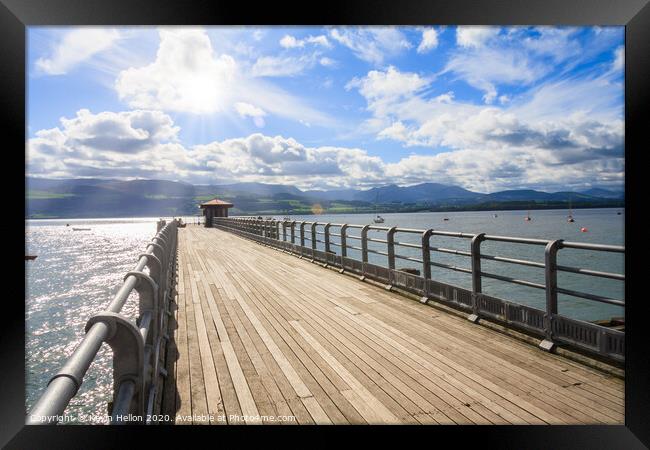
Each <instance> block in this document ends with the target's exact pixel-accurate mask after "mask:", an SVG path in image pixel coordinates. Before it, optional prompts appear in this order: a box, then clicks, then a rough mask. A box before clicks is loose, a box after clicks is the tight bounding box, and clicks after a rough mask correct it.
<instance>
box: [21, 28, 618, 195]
mask: <svg viewBox="0 0 650 450" xmlns="http://www.w3.org/2000/svg"><path fill="white" fill-rule="evenodd" d="M27 42H28V56H27V74H28V75H27V77H28V79H27V86H28V91H27V108H28V117H27V122H28V123H27V137H26V163H27V164H26V166H27V167H26V171H27V173H26V175H28V176H35V177H45V178H87V177H93V178H114V179H165V180H174V181H184V182H189V183H192V184H223V183H232V182H240V181H255V182H263V183H275V184H290V185H294V186H296V187H298V188H301V189H324V190H329V189H343V188H356V189H367V188H371V187H375V186H382V185H387V184H397V185H400V186H406V185H413V184H417V183H423V182H434V183H443V184H451V185H458V186H462V187H464V188H466V189H470V190H473V191H477V192H485V193H489V192H496V191H500V190H506V189H524V188H525V189H540V190H545V191H548V192H554V191H561V190H582V189H588V188H592V187H600V188H610V189H622V188H623V182H624V162H625V161H624V27H546V26H544V27H520V26H517V27H481V26H462V27H460V26H459V27H455V26H440V27H275V26H274V27H233V26H227V27H162V28H160V27H157V28H154V27H123V28H108V27H101V28H97V27H47V28H46V27H29V28H28V32H27Z"/></svg>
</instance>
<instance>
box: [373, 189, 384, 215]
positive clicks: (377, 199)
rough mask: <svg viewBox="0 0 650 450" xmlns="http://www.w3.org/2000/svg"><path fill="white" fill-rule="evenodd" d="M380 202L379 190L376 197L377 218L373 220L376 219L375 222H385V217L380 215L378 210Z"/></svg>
mask: <svg viewBox="0 0 650 450" xmlns="http://www.w3.org/2000/svg"><path fill="white" fill-rule="evenodd" d="M378 202H379V191H377V197H376V198H375V218H374V219H373V221H374V222H375V223H384V218H383V217H381V216H380V215H379V213H378V212H377V205H378Z"/></svg>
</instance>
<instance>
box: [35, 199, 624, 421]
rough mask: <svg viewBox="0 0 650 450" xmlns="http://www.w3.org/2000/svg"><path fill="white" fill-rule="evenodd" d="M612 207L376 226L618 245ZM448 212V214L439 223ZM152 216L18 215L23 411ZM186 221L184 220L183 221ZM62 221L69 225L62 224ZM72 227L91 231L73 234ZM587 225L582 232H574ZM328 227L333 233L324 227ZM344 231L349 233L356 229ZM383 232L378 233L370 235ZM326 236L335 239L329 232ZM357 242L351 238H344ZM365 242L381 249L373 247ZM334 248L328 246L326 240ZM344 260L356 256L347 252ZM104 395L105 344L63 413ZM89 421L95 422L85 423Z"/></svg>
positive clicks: (397, 220) (533, 298)
mask: <svg viewBox="0 0 650 450" xmlns="http://www.w3.org/2000/svg"><path fill="white" fill-rule="evenodd" d="M617 211H622V210H619V209H592V210H576V211H575V212H574V217H575V220H576V221H575V223H572V224H569V223H567V222H566V219H565V216H566V211H555V210H547V211H532V212H531V215H532V217H533V220H532V221H531V222H525V221H524V220H523V217H524V215H525V211H496V214H498V217H496V218H495V217H493V214H494V213H495V212H493V211H489V212H486V211H481V212H456V213H413V214H383V217H384V218H385V219H386V221H385V223H384V224H383V225H384V226H401V227H407V228H422V229H425V228H434V229H437V230H445V231H462V232H468V233H478V232H484V233H488V234H499V235H508V236H520V237H537V238H551V239H565V240H567V241H578V242H593V243H601V244H616V245H623V244H624V216H623V215H620V216H619V215H617V214H616V213H617ZM315 217H316V216H293V217H292V218H293V219H295V220H314V218H315ZM373 217H374V215H373V214H354V215H321V216H318V221H322V222H328V221H329V222H332V223H345V222H347V223H354V224H362V225H363V224H367V223H371V222H372V219H373ZM443 217H448V218H449V221H443ZM157 220H158V218H138V219H62V220H28V221H27V222H26V233H25V237H26V251H25V253H26V254H35V255H38V258H37V259H36V260H34V261H26V262H25V272H26V280H25V286H26V299H25V319H26V331H25V332H26V352H25V358H26V361H25V364H26V389H27V392H26V404H27V409H28V410H30V409H31V407H32V406H33V405H34V403H35V401H36V400H37V399H38V396H39V395H40V393H41V392H42V390H43V389H44V387H45V386H46V384H47V382H48V380H49V379H50V378H51V377H52V375H54V373H56V371H57V370H58V369H59V368H60V367H61V365H62V364H63V362H64V360H65V358H66V357H68V356H69V355H71V354H72V352H73V351H74V349H75V347H76V346H77V344H78V343H79V341H80V340H81V338H82V337H83V334H84V333H83V329H84V325H85V323H86V321H87V319H88V318H89V317H90V316H91V315H93V314H94V313H96V312H99V311H101V310H102V309H103V308H105V307H106V306H107V305H108V303H109V302H110V300H111V299H112V297H113V295H115V293H116V292H117V290H118V289H119V287H120V285H121V282H122V279H123V277H124V274H125V273H126V272H128V271H129V270H131V269H132V268H133V267H134V266H135V264H136V260H137V258H138V255H139V254H140V253H142V252H143V251H144V248H145V246H146V243H147V242H148V241H149V240H150V239H151V238H152V237H153V236H154V234H155V231H156V226H155V223H156V221H157ZM185 220H186V221H187V222H188V223H193V221H194V219H193V218H189V217H188V218H186V219H185ZM66 224H70V226H69V227H66ZM72 227H83V228H91V230H90V231H73V230H72ZM581 227H587V228H588V229H589V232H587V233H581V232H580V228H581ZM333 231H334V232H337V230H333ZM350 234H353V235H358V231H356V230H355V231H352V232H351V233H350ZM376 237H378V238H383V237H384V234H383V233H381V234H378V235H376ZM333 240H334V242H336V238H333ZM396 240H398V241H401V242H412V243H417V242H418V238H417V237H416V236H415V235H407V234H404V235H400V234H398V235H397V236H396ZM348 242H349V243H350V244H352V245H357V246H358V243H355V242H354V241H352V240H351V241H348ZM431 245H432V246H439V247H445V248H455V249H462V250H469V241H468V240H463V239H458V238H445V237H434V238H432V240H431ZM370 248H375V249H378V250H382V251H385V248H383V247H382V246H381V245H380V244H372V243H371V246H370ZM333 249H334V250H336V251H337V252H338V248H337V247H333ZM482 251H483V252H484V253H486V254H493V255H494V254H498V255H500V256H510V257H515V258H521V259H529V260H534V261H540V262H543V260H544V248H543V247H537V246H524V245H520V244H506V243H491V242H486V243H484V244H483V245H482ZM396 252H397V253H398V254H400V255H404V256H414V257H418V258H419V257H420V254H419V251H418V250H416V249H408V248H404V247H402V248H400V247H397V249H396ZM348 255H349V256H350V257H354V258H359V259H360V254H359V253H358V252H356V253H355V251H354V250H350V251H349V252H348ZM432 260H435V261H438V262H442V263H446V264H453V265H456V266H461V267H467V268H469V258H466V257H461V256H455V255H448V254H441V253H433V255H432ZM623 261H624V258H623V256H622V255H618V254H613V253H610V254H597V253H595V252H586V251H578V250H570V249H566V250H561V251H560V253H559V260H558V262H559V264H563V265H576V266H580V267H585V268H592V269H597V270H604V271H609V272H619V273H624V263H623ZM371 262H375V263H379V264H386V260H385V257H383V256H380V255H372V254H371ZM396 262H397V267H398V268H400V267H415V268H418V269H419V268H420V267H419V266H418V264H417V263H415V262H409V261H403V260H400V259H397V260H396ZM483 271H485V272H492V273H497V274H503V275H507V276H511V277H515V278H520V279H525V280H529V281H534V282H538V283H543V282H544V273H543V270H542V269H537V268H527V267H519V266H515V265H512V264H506V263H499V262H493V261H484V262H483ZM432 277H433V278H434V279H439V280H441V281H444V282H447V283H451V284H456V285H459V286H461V287H470V286H471V280H470V278H469V276H468V275H466V274H463V273H459V272H455V271H450V270H447V269H439V268H435V267H433V268H432ZM558 284H559V285H560V286H561V287H565V288H568V289H574V290H582V291H586V292H593V293H598V294H600V295H605V296H608V297H612V298H623V282H620V281H615V280H605V279H598V278H593V277H586V276H578V275H574V274H560V276H559V283H558ZM483 289H484V291H485V292H486V293H488V294H490V295H494V296H498V297H501V298H505V299H509V300H516V301H518V302H521V303H525V304H529V305H532V306H537V307H541V308H543V305H544V292H543V291H541V290H536V289H532V288H527V287H523V286H517V285H510V284H506V283H502V282H500V281H497V280H490V279H484V280H483ZM136 296H137V294H133V297H134V298H132V299H130V300H129V301H128V302H127V303H126V305H125V307H124V309H123V313H125V314H126V315H127V316H129V317H133V318H134V317H135V315H136V314H137V301H136V300H137V299H136V298H135V297H136ZM559 302H560V303H559V309H560V312H561V313H562V314H566V315H568V316H571V317H575V318H580V319H584V320H597V319H604V318H610V317H612V316H623V315H624V312H623V309H622V308H618V307H614V306H610V305H604V304H600V303H597V302H592V301H589V300H582V299H577V298H574V297H567V296H560V299H559ZM111 394H112V376H111V354H110V348H109V347H108V346H106V345H104V346H103V348H102V349H101V350H100V353H99V355H98V358H97V360H96V362H95V363H94V364H93V365H91V367H90V369H89V371H88V373H87V375H86V377H85V378H84V383H83V385H82V387H81V389H80V391H79V393H78V395H77V396H76V397H75V398H74V399H73V400H72V402H71V403H70V406H69V407H68V410H67V414H68V415H69V416H71V417H73V418H75V419H76V420H78V421H79V422H84V423H88V415H90V414H96V415H102V414H104V413H105V411H106V403H107V402H108V401H109V400H110V397H111ZM93 422H96V421H93Z"/></svg>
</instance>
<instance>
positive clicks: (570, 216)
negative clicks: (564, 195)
mask: <svg viewBox="0 0 650 450" xmlns="http://www.w3.org/2000/svg"><path fill="white" fill-rule="evenodd" d="M566 221H567V222H569V223H572V222H575V220H574V219H573V209H572V208H571V199H569V215H568V216H567V217H566Z"/></svg>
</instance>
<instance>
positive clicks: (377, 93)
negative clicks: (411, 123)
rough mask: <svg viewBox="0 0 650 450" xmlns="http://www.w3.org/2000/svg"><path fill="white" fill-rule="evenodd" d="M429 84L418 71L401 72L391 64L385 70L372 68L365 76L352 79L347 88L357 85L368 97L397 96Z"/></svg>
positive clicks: (412, 92) (411, 92) (408, 93)
mask: <svg viewBox="0 0 650 450" xmlns="http://www.w3.org/2000/svg"><path fill="white" fill-rule="evenodd" d="M427 84H429V80H428V79H426V78H422V77H420V76H419V75H418V74H416V73H410V72H400V71H399V70H398V69H397V68H395V67H394V66H389V67H388V69H386V70H385V71H381V70H371V71H370V72H368V75H366V76H365V77H363V78H354V79H352V80H351V81H350V82H349V83H348V84H347V85H346V89H348V90H349V89H351V88H354V87H356V88H358V89H359V92H360V93H361V95H363V96H364V97H366V98H367V99H377V98H380V97H383V98H386V97H388V98H396V97H402V96H405V95H410V94H414V93H415V92H417V91H418V90H420V89H421V88H423V87H424V86H426V85H427Z"/></svg>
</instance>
